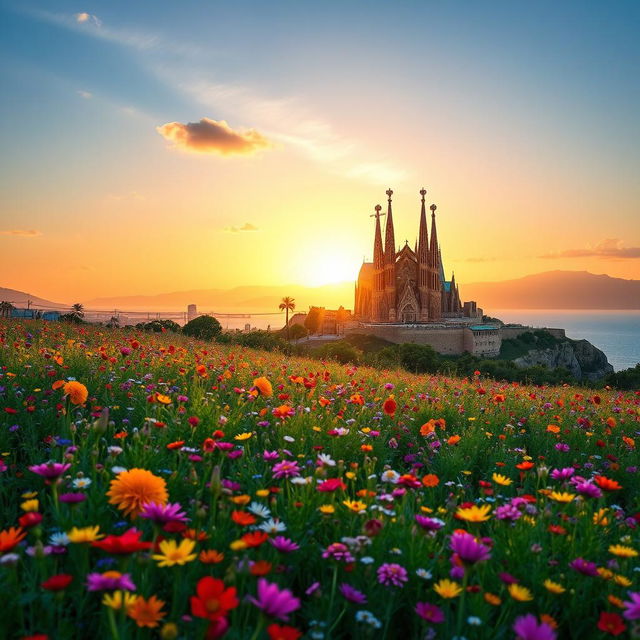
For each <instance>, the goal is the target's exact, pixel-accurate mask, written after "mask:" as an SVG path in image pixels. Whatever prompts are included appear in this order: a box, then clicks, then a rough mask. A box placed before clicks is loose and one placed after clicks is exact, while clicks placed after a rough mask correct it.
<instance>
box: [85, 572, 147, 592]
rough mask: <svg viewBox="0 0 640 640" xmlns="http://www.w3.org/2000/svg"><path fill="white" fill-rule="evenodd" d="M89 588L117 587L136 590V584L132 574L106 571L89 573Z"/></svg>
mask: <svg viewBox="0 0 640 640" xmlns="http://www.w3.org/2000/svg"><path fill="white" fill-rule="evenodd" d="M87 589H89V591H113V590H115V589H123V590H125V591H135V590H136V585H135V584H133V581H132V580H131V576H130V575H129V574H128V573H120V572H119V571H105V572H104V573H90V574H88V575H87Z"/></svg>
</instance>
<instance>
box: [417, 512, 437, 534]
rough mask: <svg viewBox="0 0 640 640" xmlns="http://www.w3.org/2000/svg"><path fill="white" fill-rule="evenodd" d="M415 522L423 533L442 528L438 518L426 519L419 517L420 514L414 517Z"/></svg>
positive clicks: (425, 517)
mask: <svg viewBox="0 0 640 640" xmlns="http://www.w3.org/2000/svg"><path fill="white" fill-rule="evenodd" d="M416 522H417V523H418V524H419V525H420V526H421V527H422V528H423V529H424V530H425V531H437V530H438V529H442V527H444V522H442V520H439V519H438V518H427V516H421V515H420V514H418V515H416Z"/></svg>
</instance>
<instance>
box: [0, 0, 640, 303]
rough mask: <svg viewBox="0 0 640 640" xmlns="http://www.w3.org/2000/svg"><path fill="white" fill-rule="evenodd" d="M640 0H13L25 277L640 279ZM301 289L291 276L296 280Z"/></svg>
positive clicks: (13, 249) (10, 199)
mask: <svg viewBox="0 0 640 640" xmlns="http://www.w3.org/2000/svg"><path fill="white" fill-rule="evenodd" d="M638 68H640V3H638V2H636V1H635V0H629V1H622V0H620V1H615V2H608V3H604V2H590V1H580V2H572V1H564V2H561V3H559V2H557V1H544V0H541V1H539V2H535V3H533V2H513V1H512V0H505V1H497V0H496V1H486V2H479V1H478V2H471V1H465V0H461V1H459V2H447V3H445V2H431V1H428V0H421V1H417V2H410V1H399V2H388V1H387V2H377V1H375V0H367V1H364V0H363V1H361V2H355V1H354V2H351V1H348V0H340V1H337V0H336V1H332V0H328V1H326V2H322V3H319V2H314V3H312V2H303V1H301V0H295V1H293V0H292V1H290V2H286V1H281V2H276V1H274V2H263V1H262V0H256V1H253V2H249V1H243V0H240V1H234V2H214V1H212V0H198V1H184V0H183V1H182V2H180V3H176V2H171V3H169V2H163V1H161V0H153V1H137V2H133V3H131V2H124V1H118V0H111V1H109V2H83V1H79V0H78V1H73V2H66V1H65V0H58V1H56V2H51V1H44V0H33V1H25V0H13V1H11V0H0V86H2V92H1V94H0V149H1V151H0V286H5V287H10V288H14V289H20V290H23V291H29V292H31V293H33V294H34V295H39V296H42V297H46V298H49V299H53V300H59V301H74V300H88V299H92V298H95V297H99V296H114V295H132V294H156V293H162V292H168V291H179V290H187V289H212V288H231V287H235V286H240V285H274V284H275V285H280V284H282V285H287V284H289V283H292V284H293V283H300V284H306V285H311V286H317V285H322V284H326V283H330V282H337V281H344V280H354V279H355V278H356V277H357V273H358V270H359V268H360V265H361V264H362V261H363V259H367V260H371V257H372V256H371V254H372V248H373V229H374V227H373V224H374V222H373V218H371V217H370V214H372V213H373V212H374V206H375V205H376V204H378V203H381V204H383V205H385V204H386V203H385V200H386V196H385V191H386V189H388V188H389V187H391V188H392V189H393V191H394V196H393V207H394V221H395V230H396V241H397V243H398V244H403V243H404V240H405V239H406V240H408V241H409V243H410V244H411V245H413V243H414V241H415V239H416V235H417V232H418V222H419V211H420V196H419V191H420V189H421V188H422V187H424V188H426V189H427V204H431V203H435V204H436V205H437V207H438V209H437V214H438V217H437V221H438V237H439V240H440V243H441V245H442V256H443V261H444V266H445V269H446V271H447V275H448V276H450V273H451V271H455V275H456V280H457V281H458V282H459V283H461V293H462V295H463V297H464V283H465V282H478V281H491V280H505V279H509V278H516V277H520V276H524V275H527V274H530V273H537V272H542V271H549V270H555V269H563V270H588V271H591V272H592V273H607V274H609V275H611V276H616V277H621V278H640V211H639V208H640V206H639V203H640V180H638V174H639V168H640V117H639V116H638V114H640V83H639V82H638ZM284 294H286V291H285V292H284V293H283V295H284Z"/></svg>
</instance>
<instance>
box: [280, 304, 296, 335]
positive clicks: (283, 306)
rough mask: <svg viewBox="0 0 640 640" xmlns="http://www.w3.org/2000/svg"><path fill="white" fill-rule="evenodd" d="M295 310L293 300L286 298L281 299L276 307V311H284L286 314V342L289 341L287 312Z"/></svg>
mask: <svg viewBox="0 0 640 640" xmlns="http://www.w3.org/2000/svg"><path fill="white" fill-rule="evenodd" d="M295 308H296V301H295V299H294V298H290V297H289V296H286V297H284V298H282V302H280V304H279V305H278V309H280V311H284V312H285V314H286V324H285V326H286V327H287V341H288V340H289V311H293V310H294V309H295Z"/></svg>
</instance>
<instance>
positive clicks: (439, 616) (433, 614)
mask: <svg viewBox="0 0 640 640" xmlns="http://www.w3.org/2000/svg"><path fill="white" fill-rule="evenodd" d="M416 613H417V614H418V615H419V616H420V617H421V618H422V619H423V620H426V621H427V622H432V623H434V624H439V623H441V622H444V612H443V611H442V609H441V608H440V607H438V606H437V605H435V604H430V603H429V602H418V603H416Z"/></svg>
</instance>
